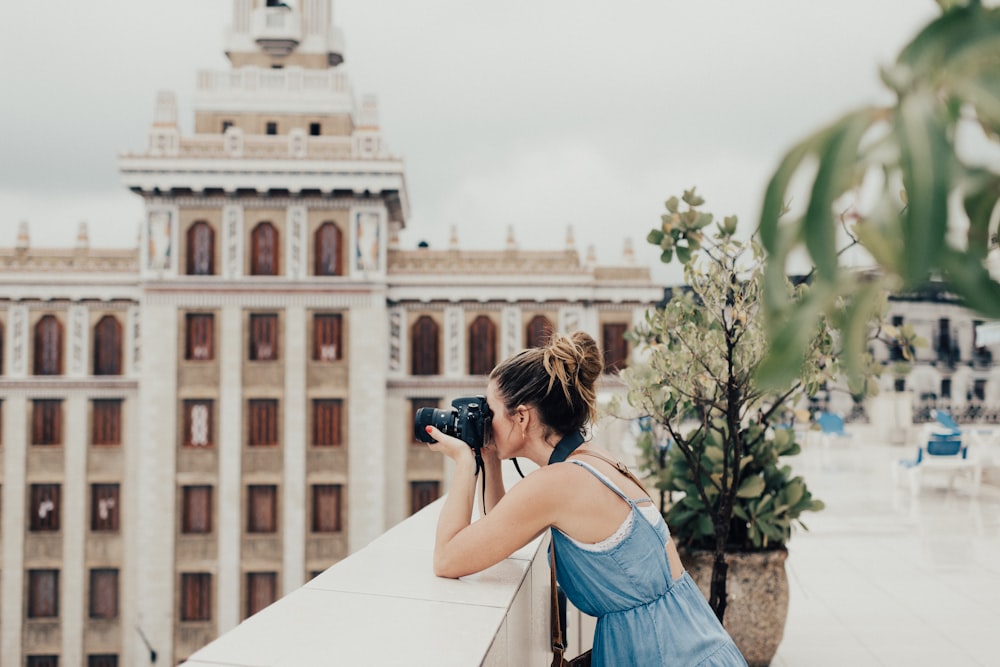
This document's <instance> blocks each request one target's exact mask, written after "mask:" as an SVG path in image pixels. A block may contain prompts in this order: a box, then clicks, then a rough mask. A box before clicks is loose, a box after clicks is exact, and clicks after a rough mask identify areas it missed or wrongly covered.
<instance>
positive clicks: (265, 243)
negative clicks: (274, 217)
mask: <svg viewBox="0 0 1000 667" xmlns="http://www.w3.org/2000/svg"><path fill="white" fill-rule="evenodd" d="M250 245H251V249H250V274H251V275H254V276H276V275H278V232H277V230H276V229H275V228H274V225H272V224H271V223H270V222H262V223H260V224H259V225H257V226H256V227H255V228H254V230H253V232H252V233H251V234H250Z"/></svg>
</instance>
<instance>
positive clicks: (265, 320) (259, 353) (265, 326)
mask: <svg viewBox="0 0 1000 667" xmlns="http://www.w3.org/2000/svg"><path fill="white" fill-rule="evenodd" d="M277 358H278V316H277V315H274V314H271V315H251V316H250V361H274V360H275V359H277Z"/></svg>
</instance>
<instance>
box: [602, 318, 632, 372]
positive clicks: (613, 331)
mask: <svg viewBox="0 0 1000 667" xmlns="http://www.w3.org/2000/svg"><path fill="white" fill-rule="evenodd" d="M627 329H628V325H627V324H619V323H613V324H605V325H603V326H601V347H602V348H603V349H604V372H605V373H617V372H618V371H620V370H621V369H623V368H625V364H626V361H627V360H628V343H627V342H626V341H625V331H626V330H627Z"/></svg>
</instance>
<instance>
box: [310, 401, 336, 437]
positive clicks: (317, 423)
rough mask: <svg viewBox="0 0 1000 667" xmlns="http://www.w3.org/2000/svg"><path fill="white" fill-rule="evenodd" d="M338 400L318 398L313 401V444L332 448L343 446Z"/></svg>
mask: <svg viewBox="0 0 1000 667" xmlns="http://www.w3.org/2000/svg"><path fill="white" fill-rule="evenodd" d="M342 406H343V403H342V402H341V400H340V399H335V398H319V399H316V400H314V401H313V444H314V445H316V446H318V447H332V446H336V445H341V444H343V440H342V429H343V424H342V423H341V415H342V413H343V409H342Z"/></svg>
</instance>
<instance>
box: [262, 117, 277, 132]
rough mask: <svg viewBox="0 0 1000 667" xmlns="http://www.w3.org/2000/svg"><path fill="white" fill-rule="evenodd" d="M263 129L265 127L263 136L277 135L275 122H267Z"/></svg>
mask: <svg viewBox="0 0 1000 667" xmlns="http://www.w3.org/2000/svg"><path fill="white" fill-rule="evenodd" d="M264 127H265V131H264V133H265V134H277V133H278V124H277V123H276V122H274V121H273V120H269V121H267V124H266V125H265V126H264Z"/></svg>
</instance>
